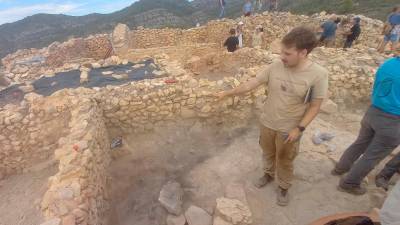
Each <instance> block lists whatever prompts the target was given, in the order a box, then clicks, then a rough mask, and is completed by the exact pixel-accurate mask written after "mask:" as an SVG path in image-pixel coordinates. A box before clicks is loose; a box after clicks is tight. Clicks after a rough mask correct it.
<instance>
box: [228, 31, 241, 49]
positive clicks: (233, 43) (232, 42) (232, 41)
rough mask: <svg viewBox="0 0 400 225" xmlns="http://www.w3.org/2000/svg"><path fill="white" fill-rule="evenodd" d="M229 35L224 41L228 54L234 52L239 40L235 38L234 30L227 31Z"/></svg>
mask: <svg viewBox="0 0 400 225" xmlns="http://www.w3.org/2000/svg"><path fill="white" fill-rule="evenodd" d="M229 34H230V35H231V36H230V37H228V39H226V41H225V43H224V46H225V47H226V48H227V49H228V52H234V51H236V49H237V48H238V46H239V39H238V38H237V37H236V30H235V29H233V28H232V29H231V30H230V31H229Z"/></svg>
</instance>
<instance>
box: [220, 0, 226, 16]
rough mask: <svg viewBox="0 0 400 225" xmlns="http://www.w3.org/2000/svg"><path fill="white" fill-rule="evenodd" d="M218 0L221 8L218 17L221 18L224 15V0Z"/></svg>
mask: <svg viewBox="0 0 400 225" xmlns="http://www.w3.org/2000/svg"><path fill="white" fill-rule="evenodd" d="M218 2H219V7H220V9H221V11H220V13H219V18H220V19H222V18H223V17H224V16H225V5H226V2H225V0H218Z"/></svg>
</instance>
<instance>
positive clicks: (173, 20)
mask: <svg viewBox="0 0 400 225" xmlns="http://www.w3.org/2000/svg"><path fill="white" fill-rule="evenodd" d="M344 1H350V2H352V1H351V0H282V2H281V5H280V9H281V10H288V11H291V12H294V13H300V14H311V13H315V12H320V11H322V10H326V11H330V12H336V13H350V12H353V13H359V14H364V15H367V16H370V17H374V18H379V19H383V18H385V16H386V14H387V12H389V11H390V8H391V7H393V6H394V5H396V4H400V0H353V1H354V2H353V4H351V7H349V6H348V5H347V7H345V4H344ZM227 3H228V4H227V7H226V16H227V17H230V18H235V17H238V16H240V14H241V6H242V4H243V0H227ZM218 11H219V9H218V2H217V1H216V0H194V1H191V2H188V1H187V0H141V1H139V2H136V3H134V4H132V5H131V6H129V7H127V8H124V9H122V10H120V11H117V12H114V13H111V14H90V15H86V16H67V15H52V14H37V15H33V16H30V17H26V18H25V19H23V20H20V21H17V22H14V23H8V24H3V25H0V58H2V57H4V56H5V55H7V54H9V53H12V52H15V51H16V50H18V49H22V48H41V47H44V46H47V45H49V44H51V43H52V42H54V41H65V40H68V39H69V38H71V37H82V36H88V35H90V34H95V33H104V32H109V31H110V30H111V29H112V28H113V27H114V26H115V25H116V24H117V23H125V24H127V25H128V26H129V27H137V26H144V27H150V28H161V27H183V28H187V27H191V26H194V25H195V24H196V23H197V22H200V23H204V22H206V21H207V20H210V19H215V18H216V16H217V15H218V13H219V12H218Z"/></svg>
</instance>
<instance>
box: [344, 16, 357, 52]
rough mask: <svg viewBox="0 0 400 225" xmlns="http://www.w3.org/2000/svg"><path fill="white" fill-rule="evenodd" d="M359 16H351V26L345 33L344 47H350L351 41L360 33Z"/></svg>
mask: <svg viewBox="0 0 400 225" xmlns="http://www.w3.org/2000/svg"><path fill="white" fill-rule="evenodd" d="M360 21H361V19H360V17H355V18H353V26H352V27H351V29H350V31H349V32H348V33H347V37H346V42H345V43H344V47H343V48H344V49H346V48H351V46H352V45H353V42H354V41H355V40H357V38H358V37H359V36H360V34H361V28H360Z"/></svg>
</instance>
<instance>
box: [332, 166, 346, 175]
mask: <svg viewBox="0 0 400 225" xmlns="http://www.w3.org/2000/svg"><path fill="white" fill-rule="evenodd" d="M345 173H346V172H342V171H338V170H337V169H336V168H334V169H333V170H331V175H333V176H342V175H343V174H345Z"/></svg>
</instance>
